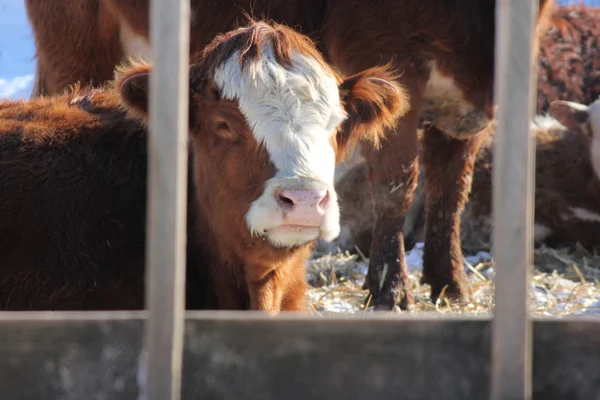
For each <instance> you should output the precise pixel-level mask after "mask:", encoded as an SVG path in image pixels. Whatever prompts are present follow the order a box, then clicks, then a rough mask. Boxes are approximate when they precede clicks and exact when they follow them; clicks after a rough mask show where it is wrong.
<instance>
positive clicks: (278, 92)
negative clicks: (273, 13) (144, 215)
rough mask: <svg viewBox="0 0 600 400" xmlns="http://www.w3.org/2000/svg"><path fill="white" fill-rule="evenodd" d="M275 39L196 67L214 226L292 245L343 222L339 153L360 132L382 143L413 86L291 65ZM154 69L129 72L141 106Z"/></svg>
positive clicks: (302, 62) (193, 120)
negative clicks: (256, 53)
mask: <svg viewBox="0 0 600 400" xmlns="http://www.w3.org/2000/svg"><path fill="white" fill-rule="evenodd" d="M273 47H274V45H273V42H269V41H265V43H263V44H262V46H261V48H260V50H261V52H262V54H261V56H260V57H255V58H254V59H252V60H250V61H248V62H240V58H241V56H240V51H232V52H231V55H230V56H229V57H227V58H226V59H224V60H223V61H222V62H221V63H219V64H218V65H216V66H214V68H212V69H211V70H210V71H209V72H208V73H207V72H206V71H207V69H206V66H203V65H194V66H192V67H191V69H190V133H191V138H192V142H191V143H192V146H193V149H194V163H195V166H194V168H195V170H194V174H195V179H196V182H195V183H196V186H197V187H198V189H199V196H200V197H201V199H200V203H201V204H202V205H203V207H205V214H208V219H209V223H210V220H211V219H213V224H216V225H219V226H214V229H225V228H228V229H229V232H230V234H234V233H233V232H236V231H237V230H239V229H240V227H243V228H241V229H243V230H245V233H244V234H245V236H246V240H247V242H251V241H252V240H256V239H259V240H265V241H266V242H268V243H269V244H270V245H271V246H273V247H276V248H290V247H295V246H300V245H304V244H306V243H308V242H311V241H313V240H315V239H317V238H319V237H321V238H323V239H325V240H332V239H334V238H335V237H337V236H338V234H339V231H340V224H339V208H338V199H337V195H336V192H335V189H334V185H333V184H334V168H335V164H336V162H338V161H339V160H341V158H342V155H343V154H344V152H345V151H346V150H348V149H350V148H351V147H352V146H353V145H354V144H356V143H357V142H358V141H360V140H370V141H373V142H377V141H378V140H379V139H380V136H381V135H382V132H383V131H384V129H385V128H386V127H387V126H389V125H391V124H393V123H394V122H395V120H396V119H397V118H398V117H399V116H400V115H401V114H402V113H403V112H405V111H406V107H407V104H408V102H407V100H406V94H405V91H404V90H403V89H402V88H401V87H400V86H398V84H397V83H395V79H394V77H393V75H391V74H390V72H389V71H388V70H387V69H385V68H372V69H370V70H366V71H364V72H362V73H361V74H358V75H355V76H352V77H349V78H347V79H345V80H343V81H342V80H341V79H340V78H339V77H338V76H337V75H336V74H335V73H334V72H333V71H332V70H331V69H329V68H328V67H327V66H326V65H325V64H324V63H323V62H322V61H321V60H316V59H315V58H314V57H311V56H309V55H307V54H306V53H303V52H301V51H295V50H294V51H292V52H291V57H290V60H289V63H288V64H283V63H282V62H281V61H280V60H278V57H277V56H276V55H275V50H274V49H273ZM201 63H202V62H201ZM148 72H149V71H140V72H134V73H130V74H129V75H128V76H127V77H125V78H124V79H122V80H121V84H120V88H121V93H122V96H123V99H124V102H125V104H127V105H128V107H130V108H134V109H135V110H136V111H137V112H139V110H140V106H139V105H140V104H145V102H146V101H147V99H146V98H145V95H144V96H140V95H139V94H140V93H144V94H145V93H147V91H146V90H145V89H144V88H146V87H147V80H148ZM131 93H135V94H136V97H138V99H135V98H131V97H128V95H129V94H131ZM142 108H143V107H142ZM213 217H214V218H213ZM217 221H218V222H217Z"/></svg>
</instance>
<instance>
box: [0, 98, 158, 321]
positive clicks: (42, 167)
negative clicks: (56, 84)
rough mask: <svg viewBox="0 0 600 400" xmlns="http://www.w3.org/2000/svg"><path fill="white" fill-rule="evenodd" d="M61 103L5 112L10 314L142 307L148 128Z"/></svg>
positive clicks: (4, 263) (0, 230) (1, 284)
mask: <svg viewBox="0 0 600 400" xmlns="http://www.w3.org/2000/svg"><path fill="white" fill-rule="evenodd" d="M55 103H59V102H58V101H57V102H55ZM55 103H52V102H51V101H48V100H38V101H37V102H32V103H30V104H28V103H22V106H21V107H20V109H17V108H16V107H14V106H13V107H12V109H8V108H4V109H0V171H1V172H0V187H2V190H1V191H0V260H1V261H0V270H1V278H0V304H1V307H2V308H4V309H11V310H19V309H88V308H94V309H102V308H105V307H107V308H112V307H113V306H114V305H118V307H117V308H129V307H132V308H139V307H142V306H143V303H140V300H141V301H143V296H140V290H142V289H143V270H142V274H140V271H139V270H136V266H139V265H142V267H143V255H144V251H143V246H144V235H145V234H144V232H145V230H144V229H145V228H144V226H145V196H146V140H145V136H144V135H143V134H141V132H142V128H141V126H140V125H138V124H137V123H135V122H134V121H131V120H127V119H125V118H124V116H123V114H122V113H121V114H119V113H118V112H117V113H115V112H113V111H110V110H96V111H97V112H98V113H99V114H97V115H94V114H93V113H92V114H91V115H88V114H87V113H85V112H82V111H78V110H77V109H78V108H80V107H81V106H77V105H75V106H70V107H69V106H66V105H64V104H62V105H56V104H55ZM8 107H10V106H8Z"/></svg>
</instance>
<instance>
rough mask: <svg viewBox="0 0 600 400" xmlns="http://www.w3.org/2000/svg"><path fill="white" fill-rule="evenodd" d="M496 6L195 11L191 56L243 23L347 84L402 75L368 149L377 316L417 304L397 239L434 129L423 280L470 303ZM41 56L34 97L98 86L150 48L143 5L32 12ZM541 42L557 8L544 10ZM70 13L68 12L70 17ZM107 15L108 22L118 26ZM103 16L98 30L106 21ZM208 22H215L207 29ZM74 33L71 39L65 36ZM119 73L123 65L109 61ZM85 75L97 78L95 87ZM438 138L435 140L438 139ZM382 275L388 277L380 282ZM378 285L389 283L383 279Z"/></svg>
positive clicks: (37, 1)
mask: <svg viewBox="0 0 600 400" xmlns="http://www.w3.org/2000/svg"><path fill="white" fill-rule="evenodd" d="M496 3H497V1H495V0H420V1H407V0H404V1H398V0H380V1H377V2H371V1H365V0H261V1H254V0H221V1H212V0H191V2H190V6H191V43H190V50H191V51H192V52H193V51H194V50H197V49H199V48H202V47H203V46H205V45H206V43H207V42H208V40H210V38H212V37H213V36H214V35H215V34H217V33H219V32H223V31H227V30H229V29H232V28H233V27H234V26H235V24H236V23H237V21H238V20H241V19H243V18H244V15H245V14H246V13H253V14H254V15H257V16H261V18H262V17H264V18H271V19H273V20H275V21H277V22H280V23H285V24H286V25H288V26H293V27H297V28H298V29H299V30H300V31H301V32H303V33H305V34H309V35H311V36H312V37H313V38H314V39H316V40H317V42H318V43H319V46H320V50H321V51H322V52H323V53H324V54H325V55H326V57H327V60H328V61H329V62H330V63H332V64H333V65H335V66H336V67H337V68H338V69H339V70H340V71H341V72H342V73H343V74H345V75H351V74H356V73H358V72H360V71H362V70H364V69H367V68H370V67H374V66H376V65H379V64H380V63H382V62H383V63H388V62H389V63H391V64H392V65H393V66H394V68H395V69H398V70H400V71H401V74H400V77H399V79H401V83H402V84H403V85H404V86H405V87H406V88H407V90H408V92H409V95H410V110H409V111H408V112H407V113H405V114H404V115H403V116H402V118H401V119H400V120H399V122H398V124H396V126H395V127H394V128H390V129H389V132H390V133H393V134H390V135H387V139H386V141H385V142H384V143H383V145H382V146H381V148H379V147H374V146H371V145H369V144H368V143H366V144H365V145H364V146H362V153H363V155H364V156H365V158H366V160H367V164H368V166H369V168H368V170H369V173H368V175H367V180H368V187H369V190H370V192H371V195H372V196H373V197H374V199H375V202H374V208H373V212H374V219H373V224H374V226H373V235H374V237H375V240H373V242H372V247H371V254H372V257H371V260H370V265H369V273H368V276H367V279H366V280H367V283H368V286H369V289H370V291H371V294H372V298H371V304H373V305H375V306H376V307H377V308H378V309H391V308H392V307H393V306H394V304H396V303H398V304H399V305H400V307H401V308H406V307H407V306H408V304H410V302H411V301H412V296H411V294H410V292H409V286H408V275H407V269H406V262H405V257H404V246H403V243H404V242H403V235H402V230H403V227H404V224H405V220H406V213H407V212H408V209H409V207H410V205H411V202H412V197H413V193H414V190H415V188H416V185H417V165H418V162H417V154H418V140H417V126H418V120H419V118H420V117H424V118H425V119H426V120H427V121H428V122H431V123H432V125H433V127H432V129H429V130H428V131H427V133H426V136H427V138H426V140H424V141H423V146H424V149H425V150H424V154H425V155H426V156H427V159H428V160H427V161H426V162H424V163H423V165H424V168H425V169H427V170H428V173H427V175H426V176H427V177H428V179H427V181H426V182H425V184H426V186H427V188H428V192H429V193H432V196H431V197H428V198H427V199H426V202H427V204H426V207H427V209H428V210H430V212H429V213H428V214H427V215H428V220H427V225H436V226H439V229H430V230H428V231H427V232H428V233H427V235H428V239H427V241H426V243H427V244H426V247H425V258H424V269H423V274H424V276H425V280H426V281H427V282H428V283H430V284H431V288H432V297H433V298H437V296H438V295H439V293H440V292H441V291H442V288H444V287H446V286H447V290H446V295H447V296H448V297H456V298H459V299H461V300H464V299H465V298H468V297H469V296H470V284H469V281H468V279H467V278H466V275H465V274H464V272H463V268H462V265H463V262H462V261H463V260H462V258H463V257H462V253H461V250H460V242H459V238H458V229H459V220H460V212H461V211H462V208H463V205H464V202H465V201H466V197H467V195H468V191H469V188H470V182H471V180H470V179H468V177H469V176H470V175H471V173H472V167H473V165H472V162H473V157H472V155H473V154H474V153H475V152H476V151H477V148H478V146H479V143H480V142H479V139H478V136H476V133H477V132H479V131H481V130H482V129H483V128H484V127H485V126H486V125H487V124H488V123H489V121H490V119H491V118H492V117H493V108H494V105H493V80H494V48H495V29H496V7H497V4H496ZM25 4H26V5H27V10H28V15H29V19H30V21H31V23H32V26H33V30H34V36H35V40H36V48H37V54H38V62H39V65H38V78H39V82H40V83H39V85H38V89H39V90H40V91H41V92H45V91H51V90H54V91H56V90H60V88H61V87H64V85H66V84H70V83H73V82H76V81H78V80H86V81H101V80H102V79H103V78H102V77H103V76H104V75H106V73H107V69H106V67H105V62H108V61H107V60H108V59H110V58H115V57H116V58H117V59H118V57H119V54H121V53H122V54H129V53H130V52H141V53H143V54H147V55H150V56H151V54H150V51H149V48H148V46H145V48H144V46H141V47H140V46H139V45H140V43H143V42H144V41H147V39H148V36H149V18H148V16H149V1H148V0H105V1H104V2H101V3H99V0H53V1H47V0H26V2H25ZM539 4H540V13H539V18H538V30H537V32H538V34H539V32H541V29H542V28H543V27H544V26H545V24H544V23H542V22H544V21H545V16H546V15H547V10H548V9H549V8H550V5H551V4H552V1H551V0H540V1H539ZM65 10H68V12H66V11H65ZM111 13H112V14H111ZM99 14H102V15H103V18H104V19H102V18H99ZM207 16H208V17H207ZM66 27H68V28H66ZM114 62H117V61H114ZM90 72H94V73H93V74H92V75H93V76H91V75H90ZM434 128H436V129H434ZM384 270H385V271H386V273H384ZM382 277H383V278H382Z"/></svg>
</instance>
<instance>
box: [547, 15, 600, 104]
mask: <svg viewBox="0 0 600 400" xmlns="http://www.w3.org/2000/svg"><path fill="white" fill-rule="evenodd" d="M537 92H538V93H537V112H538V113H540V114H541V113H544V112H547V111H548V108H549V107H550V103H551V102H553V101H555V100H569V101H574V102H577V103H581V104H591V103H592V102H593V101H595V100H596V99H597V98H598V97H599V96H600V8H599V7H586V6H583V5H573V6H565V7H557V8H556V11H554V12H553V13H552V16H551V18H550V20H549V30H548V31H547V33H546V34H545V35H543V36H541V37H540V51H539V62H538V89H537Z"/></svg>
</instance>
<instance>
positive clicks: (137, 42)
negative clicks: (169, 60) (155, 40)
mask: <svg viewBox="0 0 600 400" xmlns="http://www.w3.org/2000/svg"><path fill="white" fill-rule="evenodd" d="M119 27H120V31H119V40H120V42H121V47H122V48H123V53H124V54H125V55H126V56H129V57H131V56H135V57H137V58H141V59H145V60H148V61H151V60H152V52H151V51H150V46H149V45H148V43H147V42H146V39H144V38H143V37H142V36H139V35H136V34H135V33H134V32H133V31H132V30H131V28H130V27H129V25H127V23H126V22H124V21H122V20H121V21H120V24H119Z"/></svg>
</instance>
